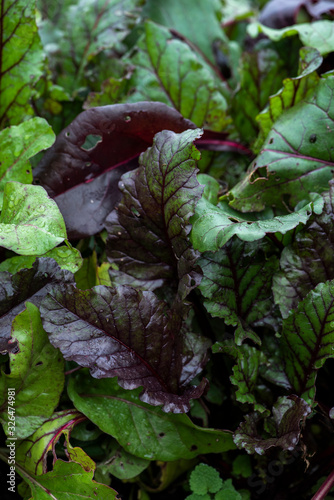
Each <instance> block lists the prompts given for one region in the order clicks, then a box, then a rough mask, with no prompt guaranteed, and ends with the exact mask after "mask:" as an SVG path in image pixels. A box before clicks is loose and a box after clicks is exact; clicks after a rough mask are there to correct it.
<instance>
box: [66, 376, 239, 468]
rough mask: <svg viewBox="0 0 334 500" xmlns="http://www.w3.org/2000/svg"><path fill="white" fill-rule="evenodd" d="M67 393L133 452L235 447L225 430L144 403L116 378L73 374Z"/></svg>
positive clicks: (151, 454) (179, 453)
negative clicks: (99, 378) (95, 377)
mask: <svg viewBox="0 0 334 500" xmlns="http://www.w3.org/2000/svg"><path fill="white" fill-rule="evenodd" d="M68 394H69V396H70V398H71V399H72V401H73V404H74V405H75V407H76V408H78V409H79V410H80V411H81V412H82V413H84V415H86V416H87V417H88V418H89V419H90V420H91V421H92V422H94V423H95V424H96V425H97V426H98V427H99V428H100V429H101V430H102V431H103V432H106V433H107V434H110V435H111V436H113V437H114V438H115V439H116V440H117V441H118V442H119V444H120V445H121V446H122V447H123V448H124V449H125V450H126V451H127V452H129V453H132V455H135V456H137V457H141V458H145V459H148V460H163V461H172V460H178V459H180V458H185V459H191V458H194V457H196V456H198V455H200V454H202V453H221V452H222V451H227V450H230V449H233V448H234V444H233V441H232V434H231V433H230V432H229V431H219V430H214V429H202V428H201V427H198V426H197V425H195V424H193V423H192V421H191V420H190V418H189V417H187V415H175V414H166V413H164V412H162V411H161V410H160V409H159V408H153V407H152V406H148V405H147V404H144V403H142V402H141V401H140V399H139V395H140V390H139V389H136V390H134V391H131V392H130V391H124V389H121V388H120V387H119V386H118V385H117V382H116V380H112V379H108V380H107V379H105V380H94V379H91V378H90V377H88V376H83V374H80V377H78V376H76V377H75V376H73V377H71V379H70V381H69V385H68ZM97 402H98V404H97Z"/></svg>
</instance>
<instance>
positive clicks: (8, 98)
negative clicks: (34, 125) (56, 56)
mask: <svg viewBox="0 0 334 500" xmlns="http://www.w3.org/2000/svg"><path fill="white" fill-rule="evenodd" d="M0 17H1V20H2V24H1V34H0V94H1V101H0V126H1V128H3V127H5V126H7V125H17V124H19V123H20V122H21V121H22V120H25V119H26V118H27V117H29V116H31V115H32V114H33V111H32V108H31V105H30V102H29V101H30V98H31V96H32V95H33V94H34V86H35V84H36V82H37V81H38V80H39V78H40V77H41V75H42V72H43V65H44V64H43V63H44V58H45V55H44V52H43V49H42V44H41V41H40V38H39V35H38V31H37V26H36V20H35V2H34V1H33V0H4V1H3V2H1V6H0Z"/></svg>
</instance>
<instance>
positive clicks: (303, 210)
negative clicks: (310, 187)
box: [190, 193, 324, 252]
mask: <svg viewBox="0 0 334 500" xmlns="http://www.w3.org/2000/svg"><path fill="white" fill-rule="evenodd" d="M308 198H309V199H311V200H312V201H309V202H308V203H304V202H303V203H301V204H300V205H301V206H300V205H297V206H296V209H295V212H293V213H290V214H288V215H278V216H276V217H273V216H272V212H271V210H267V211H266V212H264V213H263V214H252V213H248V214H245V215H244V214H243V213H240V212H237V210H234V209H233V208H231V207H229V206H228V205H227V203H226V202H221V203H220V204H219V205H217V206H214V205H212V204H211V203H209V201H208V200H206V199H204V198H202V199H201V200H200V201H199V202H198V203H197V205H196V208H195V214H194V215H193V217H191V219H190V221H191V223H192V225H193V226H192V231H191V234H190V239H191V242H192V244H193V246H194V248H195V249H196V250H199V251H201V252H205V251H212V252H215V251H217V250H219V249H220V248H221V247H223V246H224V245H225V244H226V243H227V242H228V241H229V240H230V239H231V238H232V236H234V235H237V236H238V238H239V239H240V240H243V241H256V240H259V239H261V238H263V237H264V236H265V235H266V234H270V233H281V234H285V233H287V232H288V231H290V230H291V229H294V228H296V227H297V226H298V225H299V224H306V222H307V221H308V219H309V218H310V216H311V215H312V211H313V212H315V213H316V214H320V213H321V212H322V209H323V205H324V201H323V199H322V197H321V196H320V195H317V194H315V193H310V194H309V195H308Z"/></svg>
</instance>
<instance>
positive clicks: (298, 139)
mask: <svg viewBox="0 0 334 500" xmlns="http://www.w3.org/2000/svg"><path fill="white" fill-rule="evenodd" d="M333 90H334V77H333V76H328V77H327V78H322V79H320V81H319V84H318V86H317V87H316V88H315V90H314V92H313V93H312V94H309V95H308V97H307V98H306V99H305V100H303V101H300V102H299V103H298V104H297V105H296V106H293V107H292V108H290V109H288V110H286V111H285V112H284V113H282V115H281V116H280V117H279V118H278V120H277V121H276V122H275V123H274V126H273V128H272V129H271V132H270V133H269V135H268V137H267V139H266V141H265V143H264V145H263V149H262V150H261V152H260V153H259V155H258V156H257V158H255V160H254V161H253V163H252V164H251V166H250V168H249V171H248V173H247V176H246V177H245V178H244V180H243V181H241V182H240V183H239V184H237V185H236V186H235V187H234V188H233V189H232V190H231V191H230V195H229V199H230V205H231V206H232V207H233V208H235V209H237V210H240V211H242V212H252V211H260V210H263V209H264V208H265V206H266V205H270V206H273V205H275V206H280V207H284V206H287V205H290V206H292V207H294V206H295V205H296V204H297V203H298V201H300V200H302V199H304V198H307V195H308V193H310V192H316V193H321V192H322V191H325V190H327V189H328V181H329V180H330V179H331V178H332V175H333V174H332V171H333V168H334V161H333V158H334V152H333V150H334V146H332V137H333V118H334V111H333V108H332V107H331V102H332V99H333Z"/></svg>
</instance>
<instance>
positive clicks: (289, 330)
mask: <svg viewBox="0 0 334 500" xmlns="http://www.w3.org/2000/svg"><path fill="white" fill-rule="evenodd" d="M281 346H282V354H283V357H284V361H285V372H286V374H287V377H288V379H289V381H290V384H291V387H292V389H293V391H294V392H295V393H296V394H297V395H299V396H301V397H303V398H304V399H305V400H306V401H307V402H308V403H312V402H313V400H314V395H315V380H316V375H317V370H318V369H319V368H321V367H322V366H323V364H324V363H325V361H326V359H328V358H332V357H333V356H334V349H333V347H334V281H327V282H326V283H320V284H319V285H318V286H317V287H316V288H315V289H314V290H312V291H311V292H310V293H309V294H308V295H306V297H305V299H304V300H302V301H301V302H300V303H299V305H298V308H297V309H296V310H294V311H292V312H291V314H290V315H289V316H288V318H287V319H285V320H284V322H283V332H282V339H281Z"/></svg>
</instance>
